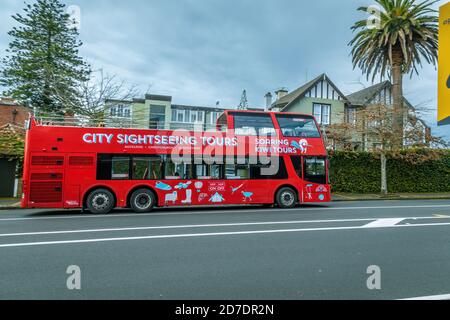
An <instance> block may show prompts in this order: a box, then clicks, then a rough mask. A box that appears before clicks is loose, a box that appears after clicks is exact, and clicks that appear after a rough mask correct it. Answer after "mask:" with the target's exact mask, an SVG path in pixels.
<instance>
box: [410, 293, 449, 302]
mask: <svg viewBox="0 0 450 320" xmlns="http://www.w3.org/2000/svg"><path fill="white" fill-rule="evenodd" d="M443 300H450V294H441V295H437V296H426V297H418V298H408V299H401V301H443Z"/></svg>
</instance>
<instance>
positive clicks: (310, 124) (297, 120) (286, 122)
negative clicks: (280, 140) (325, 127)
mask: <svg viewBox="0 0 450 320" xmlns="http://www.w3.org/2000/svg"><path fill="white" fill-rule="evenodd" d="M277 120H278V123H279V125H280V128H281V132H282V133H283V136H284V137H287V138H320V132H319V129H318V128H317V125H316V122H315V121H314V119H312V118H306V117H301V116H295V115H277Z"/></svg>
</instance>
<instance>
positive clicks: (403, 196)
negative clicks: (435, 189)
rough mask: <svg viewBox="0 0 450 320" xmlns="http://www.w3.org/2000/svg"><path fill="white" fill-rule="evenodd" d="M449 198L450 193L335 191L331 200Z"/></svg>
mask: <svg viewBox="0 0 450 320" xmlns="http://www.w3.org/2000/svg"><path fill="white" fill-rule="evenodd" d="M441 199H449V200H450V193H390V194H388V195H385V196H383V195H381V194H353V193H335V194H333V201H371V200H441Z"/></svg>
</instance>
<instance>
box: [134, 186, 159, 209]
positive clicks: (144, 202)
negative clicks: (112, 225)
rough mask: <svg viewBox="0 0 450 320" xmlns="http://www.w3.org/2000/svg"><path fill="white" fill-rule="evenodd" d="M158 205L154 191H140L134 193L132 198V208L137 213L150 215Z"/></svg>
mask: <svg viewBox="0 0 450 320" xmlns="http://www.w3.org/2000/svg"><path fill="white" fill-rule="evenodd" d="M155 203H156V197H155V194H154V193H153V191H151V190H148V189H139V190H136V191H135V192H133V194H132V195H131V198H130V206H131V209H133V211H134V212H136V213H148V212H151V211H152V210H153V208H154V207H155Z"/></svg>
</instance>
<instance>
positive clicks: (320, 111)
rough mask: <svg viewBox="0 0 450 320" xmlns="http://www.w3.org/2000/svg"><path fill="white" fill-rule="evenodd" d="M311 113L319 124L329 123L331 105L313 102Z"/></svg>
mask: <svg viewBox="0 0 450 320" xmlns="http://www.w3.org/2000/svg"><path fill="white" fill-rule="evenodd" d="M313 114H314V117H315V118H316V120H317V122H318V123H319V124H321V125H330V124H331V105H329V104H320V103H314V104H313Z"/></svg>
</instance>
